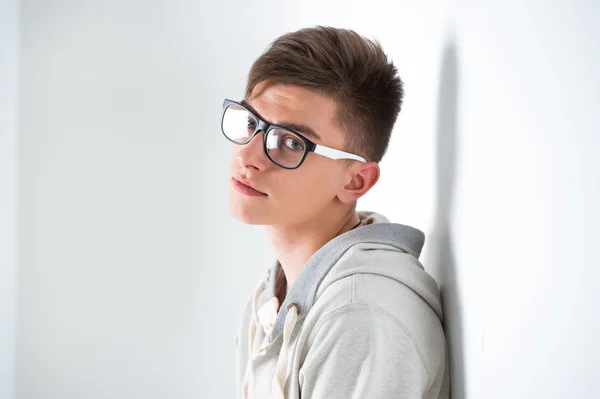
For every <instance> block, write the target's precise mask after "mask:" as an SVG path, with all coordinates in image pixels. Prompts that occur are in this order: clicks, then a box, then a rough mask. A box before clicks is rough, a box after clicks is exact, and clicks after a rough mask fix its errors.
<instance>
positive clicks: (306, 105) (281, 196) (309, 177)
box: [229, 83, 350, 225]
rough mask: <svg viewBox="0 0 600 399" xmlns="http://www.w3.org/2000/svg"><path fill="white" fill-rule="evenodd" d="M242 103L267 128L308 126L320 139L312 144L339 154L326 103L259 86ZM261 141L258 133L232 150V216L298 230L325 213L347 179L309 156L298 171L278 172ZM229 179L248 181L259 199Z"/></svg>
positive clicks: (338, 165) (334, 165) (329, 163)
mask: <svg viewBox="0 0 600 399" xmlns="http://www.w3.org/2000/svg"><path fill="white" fill-rule="evenodd" d="M246 103H247V104H248V105H250V107H251V108H252V109H254V110H255V111H256V112H257V113H258V114H259V115H260V117H262V119H263V120H265V121H266V122H267V123H270V124H277V125H283V126H286V125H288V124H294V125H304V126H307V127H309V128H310V129H312V130H313V131H314V132H315V133H316V134H318V135H319V137H320V138H319V139H317V138H313V137H310V136H308V135H306V137H307V138H309V139H310V140H312V141H313V142H315V143H316V144H322V145H325V146H328V147H331V148H335V149H341V150H343V149H344V143H345V140H344V134H343V132H342V131H341V130H340V128H339V127H338V126H337V124H336V122H335V120H334V118H335V115H337V104H336V103H335V101H334V100H332V99H330V98H327V97H325V96H323V95H321V94H317V93H315V92H312V91H310V90H308V89H305V88H301V87H298V86H289V85H282V84H272V85H268V84H264V83H263V84H259V85H258V86H257V87H256V89H255V90H254V92H253V93H252V96H251V97H250V98H247V99H246ZM297 131H298V132H299V133H300V134H304V133H305V132H303V131H302V130H300V129H298V130H297ZM263 139H264V132H262V131H261V132H259V133H258V134H257V135H256V136H254V137H253V138H252V140H251V141H250V142H249V143H248V144H245V145H237V144H233V153H232V157H231V166H230V196H229V210H230V213H231V214H232V216H234V217H236V218H237V219H239V220H241V221H243V222H245V223H249V224H263V225H268V224H300V223H302V222H306V221H308V220H310V219H312V218H315V217H319V215H322V214H323V212H326V210H327V209H328V206H330V205H331V203H332V201H334V200H335V199H336V196H337V193H338V192H339V191H340V189H342V188H343V187H344V186H345V185H346V184H347V183H348V181H349V179H350V174H349V170H348V168H347V167H345V166H344V162H343V161H342V160H334V159H329V158H326V157H324V156H321V155H318V154H315V153H313V152H309V153H308V154H307V156H306V159H305V160H304V162H303V163H302V164H301V165H300V167H299V168H297V169H292V170H289V169H283V168H281V167H279V166H277V165H275V164H274V163H273V162H271V161H270V160H269V158H267V155H266V154H265V151H264V148H263ZM233 178H236V179H238V180H239V179H240V178H241V179H244V180H248V181H250V182H251V183H252V185H253V186H254V187H255V188H256V189H257V190H258V191H260V192H262V193H264V195H260V196H251V195H247V194H244V193H242V192H240V191H238V190H237V189H236V183H235V181H234V180H233Z"/></svg>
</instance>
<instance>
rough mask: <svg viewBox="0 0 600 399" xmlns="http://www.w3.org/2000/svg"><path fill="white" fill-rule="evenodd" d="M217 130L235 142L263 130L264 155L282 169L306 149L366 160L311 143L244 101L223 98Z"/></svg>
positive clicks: (243, 141) (289, 166)
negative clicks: (261, 115) (265, 119)
mask: <svg viewBox="0 0 600 399" xmlns="http://www.w3.org/2000/svg"><path fill="white" fill-rule="evenodd" d="M221 130H222V131H223V134H224V135H225V137H226V138H227V139H229V140H230V141H232V142H234V143H235V144H241V145H243V144H248V143H249V142H250V140H252V138H253V137H254V136H256V135H257V134H258V132H259V131H262V132H263V133H264V143H263V147H264V150H265V154H267V157H268V158H269V159H270V160H271V161H272V162H273V163H274V164H276V165H277V166H280V167H282V168H284V169H296V168H298V167H299V166H300V165H302V162H304V159H305V158H306V155H307V154H308V153H309V152H311V151H312V152H314V153H316V154H319V155H322V156H325V157H328V158H331V159H354V160H356V161H360V162H363V163H365V162H367V161H366V160H365V159H364V158H363V157H360V156H358V155H355V154H350V153H348V152H344V151H340V150H336V149H334V148H329V147H325V146H324V145H321V144H315V143H313V142H312V141H310V140H309V139H307V138H306V137H304V136H303V135H301V134H300V133H298V132H296V131H294V130H292V129H289V128H287V127H284V126H278V125H271V124H269V123H267V122H265V121H264V120H262V119H261V118H260V117H258V116H257V115H256V114H255V113H254V112H252V111H250V110H249V109H248V108H246V107H245V106H244V105H242V104H240V103H237V102H235V101H232V100H228V99H225V101H224V102H223V117H222V119H221Z"/></svg>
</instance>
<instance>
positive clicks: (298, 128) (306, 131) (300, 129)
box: [240, 100, 321, 140]
mask: <svg viewBox="0 0 600 399" xmlns="http://www.w3.org/2000/svg"><path fill="white" fill-rule="evenodd" d="M240 104H242V105H243V106H245V107H248V109H249V110H250V111H252V112H254V113H255V114H256V115H258V116H259V117H260V118H261V119H262V116H260V114H259V113H258V112H256V110H255V109H254V107H252V105H250V103H249V102H248V101H247V100H242V101H240ZM267 123H268V122H267ZM273 125H276V126H281V127H285V128H287V129H291V130H295V131H297V132H299V133H303V134H305V135H307V136H310V137H312V138H314V139H317V140H321V136H319V135H318V134H317V133H316V132H315V131H314V130H312V129H311V128H310V127H308V126H306V125H302V124H298V123H273Z"/></svg>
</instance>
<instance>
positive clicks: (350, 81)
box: [245, 26, 404, 162]
mask: <svg viewBox="0 0 600 399" xmlns="http://www.w3.org/2000/svg"><path fill="white" fill-rule="evenodd" d="M263 81H269V82H270V83H282V84H289V85H295V86H301V87H305V88H308V89H311V90H314V91H316V92H319V93H321V94H324V95H326V96H328V97H330V98H332V99H333V100H335V101H336V102H337V104H338V106H339V112H338V115H336V121H337V122H338V123H339V124H340V126H341V127H342V128H343V129H344V131H345V132H346V151H350V152H353V153H356V154H358V155H361V156H363V157H364V158H366V159H367V161H373V162H379V161H381V158H382V157H383V155H384V154H385V152H386V150H387V147H388V143H389V140H390V135H391V133H392V129H393V127H394V124H395V122H396V118H397V117H398V113H399V112H400V108H401V106H402V97H403V95H404V89H403V83H402V80H400V77H399V76H398V75H397V69H396V67H395V66H394V65H393V64H392V62H391V61H389V62H388V59H387V56H386V54H385V53H384V52H383V49H382V48H381V44H380V43H379V42H378V41H377V40H369V39H366V38H364V37H362V36H360V35H359V34H358V33H356V32H354V31H352V30H348V29H338V28H332V27H324V26H316V27H314V28H304V29H300V30H298V31H296V32H290V33H286V34H285V35H283V36H280V37H279V38H277V39H275V41H273V42H272V43H271V45H270V46H269V47H268V48H267V49H266V50H265V52H263V54H261V56H260V57H259V58H258V59H257V60H256V61H254V63H253V64H252V68H251V69H250V72H249V74H248V82H247V85H246V94H245V96H246V98H249V97H250V96H251V94H252V91H253V90H254V88H255V87H256V86H257V85H258V84H259V83H261V82H263Z"/></svg>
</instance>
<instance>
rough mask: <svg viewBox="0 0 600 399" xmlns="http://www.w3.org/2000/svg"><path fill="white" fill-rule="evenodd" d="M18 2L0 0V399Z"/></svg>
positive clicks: (9, 307) (11, 276)
mask: <svg viewBox="0 0 600 399" xmlns="http://www.w3.org/2000/svg"><path fill="white" fill-rule="evenodd" d="M18 29H19V2H18V1H17V0H0V398H7V399H11V398H13V397H14V388H15V384H14V380H15V344H16V341H15V339H16V336H15V331H16V326H15V320H16V306H17V304H16V296H17V293H16V292H17V279H18V277H17V259H16V253H17V250H16V247H17V241H16V237H17V219H16V215H17V181H16V174H17V171H16V163H17V155H16V152H17V103H18V101H17V99H18V97H17V93H18V88H17V81H18V79H17V77H18V54H19V40H18V36H19V35H18Z"/></svg>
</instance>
